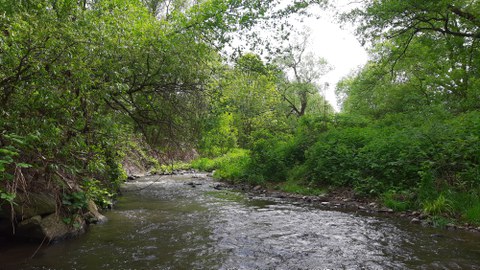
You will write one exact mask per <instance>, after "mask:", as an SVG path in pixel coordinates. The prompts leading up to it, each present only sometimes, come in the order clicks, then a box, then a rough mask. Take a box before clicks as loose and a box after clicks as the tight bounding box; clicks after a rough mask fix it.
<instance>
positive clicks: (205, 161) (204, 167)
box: [191, 158, 217, 172]
mask: <svg viewBox="0 0 480 270" xmlns="http://www.w3.org/2000/svg"><path fill="white" fill-rule="evenodd" d="M191 166H192V168H194V169H197V170H199V171H203V172H211V171H213V170H215V169H216V168H217V162H216V160H215V159H210V158H198V159H195V160H193V161H192V162H191Z"/></svg>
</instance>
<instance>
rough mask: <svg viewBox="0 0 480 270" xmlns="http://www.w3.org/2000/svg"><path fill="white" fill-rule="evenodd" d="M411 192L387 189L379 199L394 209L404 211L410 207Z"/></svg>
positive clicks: (411, 202) (411, 201) (411, 200)
mask: <svg viewBox="0 0 480 270" xmlns="http://www.w3.org/2000/svg"><path fill="white" fill-rule="evenodd" d="M413 197H414V196H413V193H412V192H409V191H402V192H397V191H394V190H389V191H387V192H385V193H383V194H382V196H381V199H382V202H383V204H384V205H385V206H386V207H388V208H390V209H393V210H395V211H406V210H409V209H411V208H412V204H413V201H414V200H413Z"/></svg>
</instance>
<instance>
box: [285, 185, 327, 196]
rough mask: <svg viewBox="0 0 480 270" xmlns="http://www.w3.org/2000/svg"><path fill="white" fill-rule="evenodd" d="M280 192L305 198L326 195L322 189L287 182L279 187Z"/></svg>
mask: <svg viewBox="0 0 480 270" xmlns="http://www.w3.org/2000/svg"><path fill="white" fill-rule="evenodd" d="M280 190H282V191H285V192H288V193H295V194H301V195H307V196H318V195H323V194H325V193H326V191H325V190H324V189H320V188H313V187H308V186H305V185H303V184H301V183H298V182H294V181H287V182H285V183H283V184H282V185H281V187H280Z"/></svg>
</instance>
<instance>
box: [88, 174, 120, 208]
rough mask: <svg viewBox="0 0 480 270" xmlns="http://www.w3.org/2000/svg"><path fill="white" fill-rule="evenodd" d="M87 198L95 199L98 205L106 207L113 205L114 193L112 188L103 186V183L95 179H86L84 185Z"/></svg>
mask: <svg viewBox="0 0 480 270" xmlns="http://www.w3.org/2000/svg"><path fill="white" fill-rule="evenodd" d="M82 188H83V190H84V191H85V193H86V198H88V199H91V200H93V202H95V204H96V205H97V206H99V207H100V208H103V209H106V208H109V207H111V206H112V205H113V201H112V199H113V197H114V194H113V193H112V192H109V190H110V189H108V188H105V187H102V183H101V182H100V181H98V180H95V179H85V181H83V185H82Z"/></svg>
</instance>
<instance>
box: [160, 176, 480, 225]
mask: <svg viewBox="0 0 480 270" xmlns="http://www.w3.org/2000/svg"><path fill="white" fill-rule="evenodd" d="M192 172H194V171H191V170H185V171H174V172H171V173H169V174H186V173H192ZM206 176H207V177H212V178H213V174H212V173H208V174H206ZM217 180H220V181H221V185H217V186H216V187H215V189H218V190H221V189H226V190H233V191H239V192H245V193H246V194H248V196H249V197H265V198H279V199H283V200H288V201H292V202H296V203H302V204H308V205H312V206H314V207H317V208H320V209H324V210H340V211H349V212H361V213H365V214H373V215H385V216H391V217H397V218H402V219H404V220H407V221H408V222H410V223H412V224H418V225H419V226H424V227H436V228H443V229H446V230H463V231H470V232H476V233H480V226H476V225H474V224H469V223H461V222H460V221H458V220H453V219H449V220H448V222H446V219H445V220H444V219H441V220H440V222H439V217H436V216H432V215H428V214H426V213H424V212H422V211H418V210H406V211H395V210H393V209H391V208H388V207H386V206H385V205H384V204H383V203H382V202H381V200H380V199H378V198H367V197H361V196H358V195H356V193H355V192H354V191H353V190H351V189H347V188H336V189H331V190H329V191H327V192H326V193H323V194H320V195H303V194H298V193H292V192H286V191H282V190H278V189H279V185H278V184H272V183H267V184H265V185H252V184H248V183H233V182H231V181H228V180H221V179H217ZM192 184H193V185H195V183H194V182H192Z"/></svg>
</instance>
